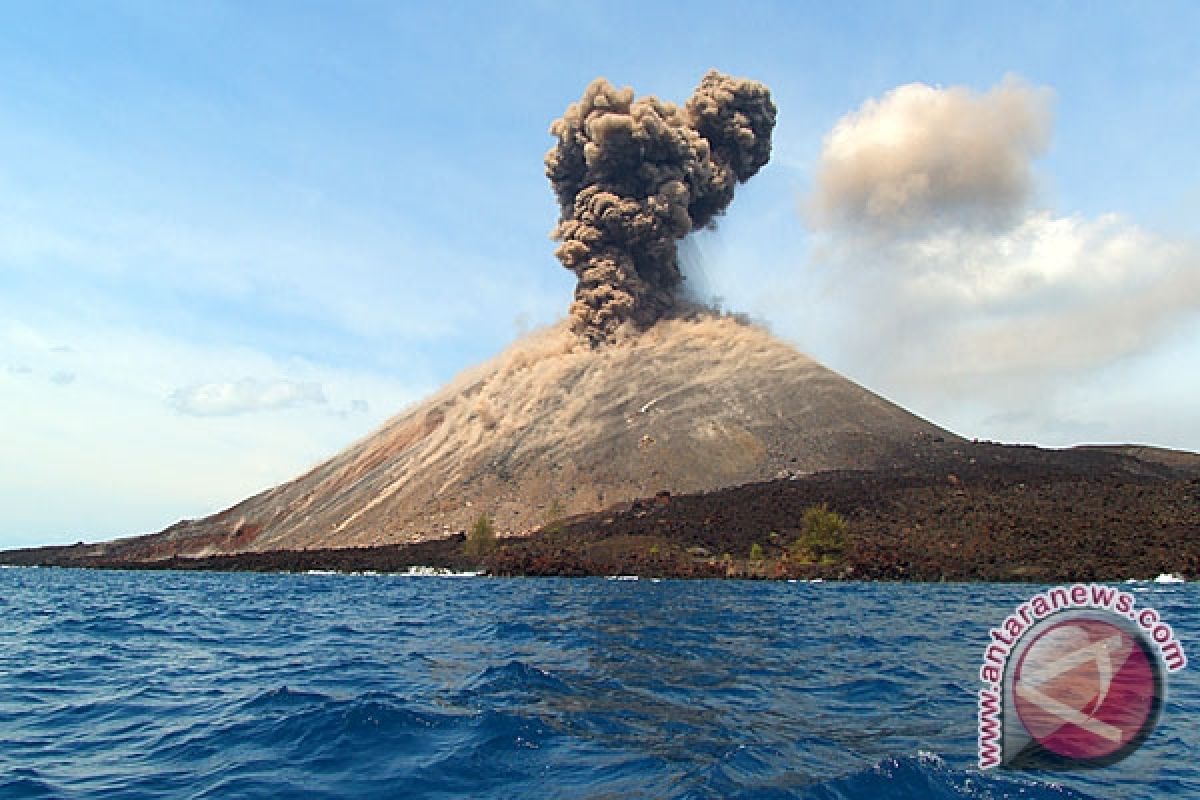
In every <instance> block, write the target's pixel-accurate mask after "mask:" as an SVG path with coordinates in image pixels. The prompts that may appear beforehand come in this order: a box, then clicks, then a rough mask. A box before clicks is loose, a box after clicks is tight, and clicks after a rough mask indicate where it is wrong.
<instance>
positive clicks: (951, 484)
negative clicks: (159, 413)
mask: <svg viewBox="0 0 1200 800" xmlns="http://www.w3.org/2000/svg"><path fill="white" fill-rule="evenodd" d="M1198 462H1200V458H1197V457H1195V456H1191V455H1190V454H1177V453H1169V452H1163V451H1151V450H1145V449H1142V450H1140V451H1137V452H1136V453H1133V452H1131V451H1127V450H1122V449H1120V448H1111V449H1103V448H1086V449H1085V448H1080V449H1073V450H1042V449H1038V448H1033V447H1017V446H1002V445H994V444H987V443H965V444H964V443H953V444H947V445H946V447H944V448H940V449H936V450H934V451H931V452H930V453H929V454H928V455H927V457H925V458H924V459H915V463H913V464H909V465H906V466H903V467H895V468H884V469H874V470H869V471H849V470H842V471H832V472H822V473H816V474H812V475H788V476H784V477H780V478H779V479H777V480H773V481H767V482H762V483H754V484H748V485H745V486H739V487H735V488H731V489H724V490H720V491H714V492H707V493H703V494H695V495H685V496H670V495H668V494H667V493H665V492H663V493H660V494H659V495H658V496H657V497H648V498H645V499H643V500H639V501H636V502H634V503H632V504H625V505H624V506H623V507H621V508H617V509H610V510H608V511H606V512H603V513H598V514H589V515H583V516H577V517H571V518H567V519H562V520H553V521H550V522H549V523H548V524H547V525H545V526H544V527H543V528H542V529H541V530H539V531H537V532H535V533H534V534H533V535H531V536H528V537H522V538H502V539H501V540H499V542H498V543H497V544H496V547H495V548H494V549H493V550H492V551H491V552H490V553H489V554H487V555H486V556H484V557H483V558H482V559H480V558H478V557H477V558H471V557H468V556H467V555H466V553H465V551H464V536H463V535H462V534H457V535H455V536H451V537H449V538H445V539H439V540H434V541H427V542H422V543H419V544H409V545H390V546H384V547H356V548H344V549H310V550H278V551H270V552H253V553H239V554H232V555H216V556H209V557H204V558H179V557H175V558H169V559H161V560H120V559H102V558H94V557H88V556H86V555H85V553H86V551H87V549H86V547H83V546H76V547H50V548H37V549H29V550H14V551H9V552H5V553H0V563H5V564H23V565H32V564H37V565H43V566H73V567H95V568H120V569H186V570H247V571H308V570H337V571H343V572H355V571H359V572H361V571H375V572H402V571H405V570H406V569H408V568H409V567H411V566H417V565H421V566H431V567H441V568H445V569H450V570H456V571H462V570H471V569H483V570H485V571H486V572H487V573H489V574H493V575H568V576H583V575H640V576H644V577H680V578H727V577H728V578H762V579H771V578H774V579H781V578H808V579H811V578H824V579H852V580H915V581H940V580H953V581H1026V582H1054V581H1070V580H1104V581H1117V580H1125V579H1129V578H1139V579H1150V578H1153V577H1155V576H1157V575H1159V574H1161V573H1179V574H1182V575H1183V576H1184V577H1186V578H1188V579H1195V578H1200V463H1198ZM821 503H824V504H826V505H827V506H828V507H829V508H830V509H831V510H833V511H836V512H837V513H839V514H840V515H842V517H843V518H844V519H845V520H846V522H847V534H846V541H845V545H846V546H845V549H844V552H843V553H842V554H841V556H840V557H838V558H837V559H835V560H829V561H828V563H819V564H811V563H803V562H802V560H799V559H797V558H796V557H795V555H794V553H793V552H792V549H791V545H792V543H793V542H794V541H795V539H796V538H797V537H798V536H799V534H800V526H801V520H802V518H803V515H804V512H805V510H806V509H808V508H810V507H812V506H814V505H817V504H821ZM756 545H757V547H756ZM752 556H753V557H752Z"/></svg>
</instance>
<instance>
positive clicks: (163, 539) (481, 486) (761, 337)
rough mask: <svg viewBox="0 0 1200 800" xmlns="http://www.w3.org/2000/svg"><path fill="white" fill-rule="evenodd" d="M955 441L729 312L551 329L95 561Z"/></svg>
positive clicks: (559, 505) (554, 511)
mask: <svg viewBox="0 0 1200 800" xmlns="http://www.w3.org/2000/svg"><path fill="white" fill-rule="evenodd" d="M956 438H957V437H954V436H953V435H952V434H950V433H948V432H946V431H944V430H942V429H940V428H938V427H936V426H934V425H932V424H930V423H928V422H926V421H924V420H922V419H920V418H919V417H916V416H914V415H913V414H911V413H909V412H907V411H905V410H904V409H902V408H900V407H898V406H896V405H894V404H892V403H890V402H888V401H886V400H884V399H882V398H880V397H878V396H877V395H874V394H872V393H871V392H869V391H867V390H865V389H863V388H862V387H860V386H858V385H856V384H854V383H852V382H851V381H849V380H847V379H845V378H843V377H841V376H840V375H838V374H836V373H834V372H832V371H831V370H829V369H826V368H825V367H823V366H821V365H820V364H818V363H816V362H815V361H813V360H812V359H810V358H808V357H807V356H805V355H803V354H801V353H799V352H798V351H797V350H795V349H794V348H793V347H791V346H790V345H788V344H785V343H784V342H781V341H780V340H778V339H776V338H775V337H773V336H772V335H770V334H769V333H768V332H766V331H765V330H763V329H761V328H759V327H756V326H753V325H750V324H746V323H743V322H740V321H738V320H736V319H734V318H731V317H718V316H714V315H712V314H706V315H699V316H697V317H694V318H690V319H667V320H663V321H661V322H660V323H658V324H657V325H655V326H654V327H653V328H651V329H650V330H647V331H644V332H641V333H639V334H638V335H636V336H630V337H628V338H626V339H624V340H622V341H618V342H616V343H613V344H610V345H608V346H606V347H602V348H592V347H590V346H588V345H587V344H586V343H584V342H581V340H580V339H579V337H577V336H575V335H573V334H572V333H570V332H569V331H568V330H566V328H565V327H556V328H551V329H548V330H545V331H542V332H539V333H536V334H534V335H532V336H529V337H526V338H525V339H523V340H521V341H518V342H517V343H516V344H514V345H513V346H512V347H511V348H509V349H508V350H507V351H506V352H504V353H502V354H501V355H500V356H498V357H497V358H495V359H494V360H492V361H490V362H488V363H485V364H483V365H481V366H479V367H477V368H474V369H471V370H468V371H466V372H465V373H463V374H462V375H460V376H459V377H458V378H457V379H456V380H454V381H453V382H452V383H451V384H450V385H448V386H447V387H446V388H444V389H443V390H442V391H440V392H439V393H437V394H436V395H434V396H432V397H430V398H429V399H428V400H426V401H425V402H423V403H421V404H419V405H417V406H416V407H414V408H411V409H409V410H408V411H406V412H404V413H401V414H400V415H398V416H397V417H395V418H394V419H392V420H391V421H389V422H388V423H386V424H385V425H384V426H383V427H382V428H381V429H380V430H379V431H377V432H376V433H374V434H372V435H371V436H368V437H367V438H365V439H363V440H362V441H360V442H358V443H357V444H354V445H353V446H351V447H349V448H348V449H346V450H345V451H343V452H342V453H340V454H339V455H337V456H335V457H333V458H331V459H330V460H328V461H326V462H325V463H323V464H320V465H319V466H317V467H315V468H314V469H312V470H311V471H309V472H307V473H306V474H304V475H302V476H300V477H298V478H296V479H295V480H292V481H290V482H288V483H285V484H283V485H281V486H278V487H276V488H274V489H270V490H268V491H266V492H263V493H261V494H259V495H257V496H255V497H252V498H250V499H248V500H245V501H244V502H241V503H239V504H237V505H235V506H233V507H232V508H230V509H228V510H225V511H222V512H221V513H218V514H215V515H213V516H211V517H207V518H204V519H199V520H186V521H182V522H180V523H177V524H176V525H173V526H172V527H170V528H168V529H166V530H165V531H163V532H161V533H159V534H152V535H149V536H141V537H135V538H132V539H124V540H119V541H116V542H110V543H107V544H100V545H92V546H89V547H88V548H87V554H88V555H91V556H97V557H101V556H102V557H106V558H122V559H127V560H146V559H161V558H166V557H170V556H178V555H183V556H203V555H212V554H218V553H239V552H261V551H272V550H304V549H313V548H345V547H361V546H373V545H384V544H398V543H411V542H419V541H425V540H429V539H432V538H438V537H444V536H446V535H448V534H453V533H455V532H459V531H462V530H464V529H466V528H467V527H468V526H469V525H470V523H471V521H472V520H474V519H475V518H477V517H478V516H479V514H481V513H486V514H488V515H489V516H490V517H491V518H492V519H493V520H494V521H495V525H496V527H497V529H498V531H499V532H500V534H501V535H515V534H521V533H525V532H528V531H530V530H532V529H534V528H537V527H539V526H540V525H542V524H543V523H545V522H546V521H547V518H548V516H551V515H555V516H556V515H567V514H578V513H583V512H589V511H598V510H601V509H603V508H606V507H609V506H612V505H614V504H619V503H623V502H628V501H630V500H633V499H634V498H637V497H642V496H646V495H653V494H655V493H656V492H659V491H669V492H672V493H676V494H679V493H687V492H700V491H707V490H712V489H717V488H720V487H729V486H736V485H741V484H745V483H750V482H755V481H763V480H768V479H773V478H778V477H789V476H794V475H801V474H806V473H812V472H817V471H823V470H831V469H846V468H855V469H873V468H877V467H886V466H894V465H897V464H901V463H904V462H905V461H906V460H907V459H909V458H910V457H911V453H912V452H913V451H914V448H918V449H919V445H920V443H921V442H932V441H935V440H939V441H952V440H956ZM81 555H82V554H81Z"/></svg>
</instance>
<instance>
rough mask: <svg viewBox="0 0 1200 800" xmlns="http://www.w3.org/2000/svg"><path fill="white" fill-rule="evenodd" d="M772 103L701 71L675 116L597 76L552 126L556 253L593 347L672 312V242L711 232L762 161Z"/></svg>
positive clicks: (579, 325) (574, 322) (578, 322)
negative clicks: (572, 283)
mask: <svg viewBox="0 0 1200 800" xmlns="http://www.w3.org/2000/svg"><path fill="white" fill-rule="evenodd" d="M775 115H776V111H775V104H774V103H773V102H772V101H771V94H770V91H769V90H768V89H767V87H766V86H764V85H763V84H761V83H758V82H757V81H750V80H745V79H741V78H733V77H730V76H728V75H723V74H721V73H720V72H717V71H715V70H710V71H709V72H708V74H706V75H705V76H704V78H703V80H701V81H700V85H699V86H698V87H697V88H696V91H695V92H694V93H693V94H692V96H691V98H689V99H688V101H687V103H686V104H685V105H684V107H683V108H680V107H678V106H676V105H675V104H673V103H669V102H664V101H662V100H659V99H658V98H656V97H653V96H647V97H642V98H638V99H634V94H633V89H631V88H629V87H626V88H624V89H617V88H616V87H614V86H613V85H612V84H610V83H609V82H608V81H607V80H605V79H604V78H597V79H596V80H594V81H592V83H591V84H590V85H589V86H588V87H587V90H586V91H585V92H584V94H583V98H582V99H581V100H580V101H579V102H578V103H572V104H571V105H570V106H569V107H568V108H567V111H566V113H565V114H564V115H563V116H562V117H561V118H560V119H558V120H555V122H554V123H553V125H551V128H550V132H551V134H552V135H554V136H555V137H557V139H558V143H557V144H556V145H555V147H554V148H552V149H551V150H550V152H549V153H547V154H546V176H547V177H548V178H549V179H550V182H551V184H552V185H553V187H554V192H555V194H556V195H557V197H558V202H559V207H560V215H559V221H558V224H557V225H556V226H555V228H554V231H553V232H552V234H551V236H552V238H553V239H554V240H555V241H558V242H560V244H559V247H558V249H557V251H556V252H555V255H556V256H557V257H558V259H559V261H561V262H562V264H563V266H564V267H566V268H567V269H569V270H571V271H572V272H574V273H575V275H576V276H577V277H578V281H579V282H578V284H577V285H576V287H575V301H574V302H573V303H572V305H571V313H570V316H571V328H572V330H574V331H575V333H577V334H579V335H581V336H583V337H584V338H585V339H587V340H588V341H589V342H591V344H593V345H598V344H602V343H604V342H607V341H612V340H613V339H615V338H616V335H617V332H618V331H619V330H620V329H622V328H623V327H624V326H626V325H629V324H631V325H633V326H634V327H635V328H638V329H645V328H648V327H650V326H651V325H653V324H654V323H655V322H656V321H657V320H659V319H661V318H662V317H664V316H666V315H667V314H668V313H669V312H670V311H671V310H672V309H673V308H674V307H675V305H676V303H677V300H678V290H679V288H680V285H681V283H682V281H683V275H682V273H681V272H680V268H679V257H678V254H677V252H676V242H677V241H678V240H680V239H682V238H683V237H684V236H686V235H687V234H688V233H690V232H691V231H692V230H695V229H697V228H703V227H707V226H711V225H712V224H713V223H714V220H715V219H716V217H717V216H718V215H720V214H721V213H722V212H724V211H725V209H726V208H727V207H728V206H729V204H730V202H732V200H733V193H734V187H735V186H736V185H737V184H738V183H741V182H744V181H746V180H748V179H749V178H751V177H752V176H753V175H754V174H755V173H757V172H758V170H759V169H761V168H762V166H763V165H764V164H766V163H767V161H768V160H769V159H770V157H771V133H772V131H773V130H774V127H775Z"/></svg>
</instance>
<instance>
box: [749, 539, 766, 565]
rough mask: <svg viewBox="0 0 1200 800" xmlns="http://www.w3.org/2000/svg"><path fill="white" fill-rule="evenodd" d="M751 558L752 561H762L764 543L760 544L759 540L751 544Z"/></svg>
mask: <svg viewBox="0 0 1200 800" xmlns="http://www.w3.org/2000/svg"><path fill="white" fill-rule="evenodd" d="M750 560H751V561H762V560H763V549H762V545H761V544H759V543H758V542H755V543H754V544H752V545H750Z"/></svg>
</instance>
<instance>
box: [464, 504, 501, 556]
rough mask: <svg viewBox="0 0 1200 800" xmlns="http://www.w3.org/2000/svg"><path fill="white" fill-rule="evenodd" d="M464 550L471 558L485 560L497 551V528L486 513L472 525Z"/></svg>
mask: <svg viewBox="0 0 1200 800" xmlns="http://www.w3.org/2000/svg"><path fill="white" fill-rule="evenodd" d="M463 549H464V550H465V551H466V554H467V555H469V556H470V557H471V558H483V557H484V556H486V555H488V554H490V553H491V552H492V551H493V550H495V549H496V526H495V525H493V524H492V520H491V517H489V516H488V515H487V512H486V511H485V512H483V513H482V514H480V515H479V517H478V519H476V520H475V523H474V524H473V525H471V530H470V531H468V532H467V541H466V542H464V544H463Z"/></svg>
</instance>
